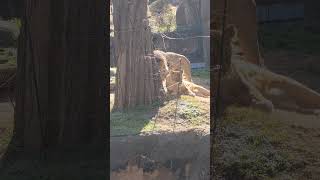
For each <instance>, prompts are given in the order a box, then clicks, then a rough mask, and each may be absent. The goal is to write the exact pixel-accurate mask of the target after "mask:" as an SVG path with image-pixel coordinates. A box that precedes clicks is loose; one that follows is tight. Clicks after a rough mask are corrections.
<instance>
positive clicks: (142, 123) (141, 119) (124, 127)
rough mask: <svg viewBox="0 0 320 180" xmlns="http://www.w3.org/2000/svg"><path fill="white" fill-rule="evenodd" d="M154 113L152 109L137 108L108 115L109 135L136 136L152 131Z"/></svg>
mask: <svg viewBox="0 0 320 180" xmlns="http://www.w3.org/2000/svg"><path fill="white" fill-rule="evenodd" d="M153 111H155V110H154V109H153V108H152V107H137V108H134V109H131V110H128V111H125V112H120V111H114V112H111V114H110V127H111V128H110V129H111V135H123V134H136V133H140V132H148V131H152V130H153V125H154V121H152V118H153V117H154V112H153Z"/></svg>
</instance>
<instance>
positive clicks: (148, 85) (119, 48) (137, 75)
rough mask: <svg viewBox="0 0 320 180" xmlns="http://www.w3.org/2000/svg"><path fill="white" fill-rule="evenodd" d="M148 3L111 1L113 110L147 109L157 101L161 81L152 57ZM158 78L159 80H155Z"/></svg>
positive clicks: (145, 1) (136, 0)
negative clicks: (114, 79) (112, 26)
mask: <svg viewBox="0 0 320 180" xmlns="http://www.w3.org/2000/svg"><path fill="white" fill-rule="evenodd" d="M147 5H148V1H147V0H132V1H129V0H117V1H113V9H114V11H113V12H114V14H113V23H114V32H115V33H114V35H115V36H114V46H115V54H116V57H117V60H116V63H117V78H116V92H115V105H114V107H115V109H119V110H123V109H126V108H130V107H135V106H137V105H148V104H150V103H152V102H153V101H155V100H157V96H158V95H159V93H160V92H159V90H160V87H159V83H160V78H159V77H158V76H154V75H157V74H158V75H159V72H158V71H159V68H158V62H156V59H155V58H152V57H149V55H150V54H152V48H151V47H152V46H151V30H150V27H149V25H148V19H147ZM156 77H158V78H156Z"/></svg>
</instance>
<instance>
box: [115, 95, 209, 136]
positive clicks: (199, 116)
mask: <svg viewBox="0 0 320 180" xmlns="http://www.w3.org/2000/svg"><path fill="white" fill-rule="evenodd" d="M178 103H179V104H178V111H177V117H178V118H179V119H181V120H183V123H184V125H185V127H186V128H192V127H197V126H200V125H203V124H208V123H209V120H208V119H209V116H210V114H209V112H210V110H209V105H208V104H205V103H203V102H200V101H199V100H198V99H196V98H194V97H190V96H181V99H180V100H179V102H178ZM175 110H176V100H175V99H171V100H168V101H165V102H164V103H154V104H153V105H151V106H140V107H136V108H132V109H130V110H127V111H124V112H120V111H114V112H111V114H110V127H111V135H126V134H137V133H141V132H153V131H163V130H167V129H168V127H171V126H172V122H173V119H174V118H175V115H176V114H175ZM156 115H158V118H159V119H160V120H159V119H158V120H157V121H155V117H156ZM155 123H156V124H155Z"/></svg>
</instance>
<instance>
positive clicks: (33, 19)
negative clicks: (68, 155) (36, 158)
mask: <svg viewBox="0 0 320 180" xmlns="http://www.w3.org/2000/svg"><path fill="white" fill-rule="evenodd" d="M25 3H26V4H25V7H26V8H25V18H24V19H23V25H22V30H21V34H20V42H19V48H18V69H17V90H16V91H17V92H16V109H15V129H14V137H13V140H12V142H13V143H18V145H21V146H23V148H24V150H26V151H28V150H41V149H42V148H46V147H47V148H51V147H52V148H53V147H63V146H73V145H80V144H91V143H100V144H103V143H105V141H106V139H105V135H106V132H107V120H106V116H105V112H106V111H107V110H108V109H107V107H106V98H105V94H106V87H105V85H106V82H107V80H106V76H105V59H106V58H107V56H106V53H105V50H106V40H105V32H104V26H105V17H106V13H105V7H106V4H105V1H103V0H97V1H90V0H58V1H57V0H42V1H36V0H26V1H25Z"/></svg>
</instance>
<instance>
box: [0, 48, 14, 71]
mask: <svg viewBox="0 0 320 180" xmlns="http://www.w3.org/2000/svg"><path fill="white" fill-rule="evenodd" d="M16 65H17V54H16V52H15V51H14V50H13V49H10V48H0V66H6V67H15V66H16Z"/></svg>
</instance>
